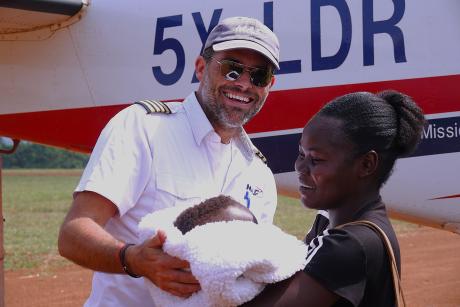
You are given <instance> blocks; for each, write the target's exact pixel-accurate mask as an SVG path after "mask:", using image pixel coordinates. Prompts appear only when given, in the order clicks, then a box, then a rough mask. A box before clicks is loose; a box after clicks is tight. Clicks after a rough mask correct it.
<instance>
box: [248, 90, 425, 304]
mask: <svg viewBox="0 0 460 307" xmlns="http://www.w3.org/2000/svg"><path fill="white" fill-rule="evenodd" d="M424 123H425V119H424V116H423V114H422V111H421V110H420V108H419V107H418V106H417V105H416V104H415V103H414V102H413V101H412V100H411V99H410V98H409V97H408V96H406V95H403V94H401V93H398V92H395V91H385V92H381V93H379V94H376V95H374V94H371V93H365V92H361V93H352V94H349V95H345V96H342V97H339V98H337V99H335V100H333V101H332V102H330V103H328V104H327V105H326V106H324V107H323V108H322V109H321V110H320V111H319V112H318V113H317V114H316V115H315V116H314V117H313V118H312V119H311V120H310V121H309V122H308V123H307V125H306V126H305V128H304V130H303V133H302V138H301V141H300V144H299V156H298V158H297V161H296V163H295V169H296V171H297V173H298V176H299V182H300V188H299V190H300V194H301V202H302V204H303V205H304V206H306V207H308V208H312V209H318V210H320V211H319V214H318V216H317V218H316V220H315V222H314V224H313V227H312V228H311V230H310V231H309V233H308V234H307V237H306V243H307V244H309V252H308V255H307V262H308V264H307V265H306V267H305V269H304V270H303V271H302V272H298V273H297V274H296V275H295V276H294V277H292V278H290V279H288V280H286V281H283V282H281V283H277V284H273V285H270V286H268V287H267V288H266V289H265V290H264V291H263V292H262V293H261V294H260V295H259V296H258V297H256V298H255V299H254V300H253V301H251V302H250V303H248V304H247V305H248V306H394V305H395V292H394V288H393V281H392V275H391V267H390V262H389V258H388V254H387V251H386V249H385V246H384V244H383V242H382V239H381V238H380V237H379V236H378V234H377V233H376V232H375V231H374V230H372V229H371V228H368V227H367V226H363V225H345V226H340V225H343V224H346V223H349V222H353V221H359V220H366V221H370V222H373V223H375V224H376V225H378V226H379V227H380V228H381V229H382V230H383V231H384V232H385V234H386V236H387V237H388V238H389V240H390V243H391V246H392V248H393V251H394V254H395V258H396V262H397V266H398V269H399V268H400V254H399V246H398V242H397V239H396V235H395V233H394V230H393V228H392V226H391V224H390V221H389V219H388V216H387V214H386V210H385V205H384V203H383V202H382V200H381V198H380V188H381V187H382V185H383V184H384V183H385V181H386V180H387V179H388V177H389V176H390V174H391V171H392V169H393V165H394V163H395V161H396V159H397V158H399V157H404V156H407V155H409V154H410V153H411V152H413V151H414V150H415V148H416V146H417V144H418V143H419V141H420V138H421V133H422V131H423V126H424ZM401 188H402V189H403V188H404V187H401ZM338 226H340V227H338ZM398 271H399V270H398Z"/></svg>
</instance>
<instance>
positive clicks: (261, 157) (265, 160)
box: [254, 148, 267, 164]
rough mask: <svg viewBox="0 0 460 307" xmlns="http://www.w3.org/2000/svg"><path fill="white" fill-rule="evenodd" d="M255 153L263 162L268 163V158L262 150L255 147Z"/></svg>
mask: <svg viewBox="0 0 460 307" xmlns="http://www.w3.org/2000/svg"><path fill="white" fill-rule="evenodd" d="M254 154H255V155H256V156H258V157H259V158H260V160H262V162H263V163H265V164H267V158H265V156H264V155H263V154H262V152H261V151H260V150H258V149H257V148H254Z"/></svg>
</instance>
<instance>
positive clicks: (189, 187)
mask: <svg viewBox="0 0 460 307" xmlns="http://www.w3.org/2000/svg"><path fill="white" fill-rule="evenodd" d="M168 106H169V107H170V109H171V110H172V114H162V113H152V114H146V111H145V110H144V109H143V108H142V107H141V106H139V105H133V106H130V107H128V108H126V109H124V110H122V111H121V112H120V113H118V114H117V115H116V116H115V117H113V118H112V119H111V121H110V122H109V123H108V124H107V126H106V127H105V128H104V130H103V131H102V132H101V135H100V137H99V139H98V141H97V144H96V146H95V148H94V150H93V153H92V155H91V158H90V160H89V162H88V165H87V167H86V168H85V171H84V172H83V175H82V178H81V180H80V183H79V184H78V186H77V188H76V190H75V192H79V191H85V190H86V191H93V192H96V193H98V194H100V195H102V196H104V197H106V198H107V199H109V200H110V201H112V202H113V203H114V204H115V205H116V206H117V208H118V211H119V216H117V217H114V218H112V219H110V220H109V222H108V223H107V225H106V230H107V231H108V232H109V233H111V234H112V235H113V236H115V237H116V238H118V239H120V240H122V241H124V242H130V243H141V242H139V238H138V235H137V225H138V223H139V221H140V219H141V218H142V217H143V216H145V215H146V214H148V213H151V212H153V211H155V210H159V209H162V208H167V207H171V206H184V207H189V206H192V205H195V204H198V203H200V202H201V201H203V200H205V199H207V198H210V197H214V196H217V195H220V194H224V195H229V196H231V197H233V198H234V199H236V200H237V201H239V202H240V203H242V204H243V205H245V206H247V207H249V208H250V210H251V211H252V212H253V214H254V215H255V217H256V218H257V220H258V221H259V222H270V223H271V222H272V220H273V215H274V213H275V207H276V201H277V195H276V188H275V181H274V177H273V174H272V172H271V171H270V169H269V168H268V167H267V166H266V165H265V164H264V163H263V162H262V161H261V160H260V158H258V157H257V156H256V155H255V154H254V146H253V145H252V143H251V141H250V139H249V138H248V136H247V134H246V133H245V131H244V130H243V129H242V130H241V132H240V133H239V135H238V136H237V137H234V138H232V139H231V142H230V143H229V144H222V143H221V142H220V137H219V135H218V134H217V133H216V132H215V131H214V129H213V127H212V125H211V123H210V122H209V120H208V119H207V117H206V115H205V114H204V112H203V110H202V109H201V106H200V104H199V103H198V101H197V99H196V97H195V94H194V93H192V94H191V95H189V96H188V97H187V98H186V99H185V101H184V102H183V103H178V102H173V103H168ZM86 305H87V306H114V305H124V306H135V305H136V306H154V305H153V302H152V300H151V298H150V297H149V293H148V291H147V289H146V287H145V285H144V283H143V280H142V278H140V279H133V278H131V277H129V276H127V275H122V274H105V273H101V272H96V273H95V274H94V277H93V288H92V292H91V295H90V298H89V299H88V301H87V303H86Z"/></svg>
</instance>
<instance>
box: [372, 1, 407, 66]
mask: <svg viewBox="0 0 460 307" xmlns="http://www.w3.org/2000/svg"><path fill="white" fill-rule="evenodd" d="M393 5H394V13H393V16H391V18H390V19H388V20H380V21H374V13H373V12H374V1H373V0H364V1H363V54H364V66H369V65H374V35H375V34H377V33H387V34H388V35H390V37H391V39H392V40H393V47H394V57H395V61H396V63H401V62H407V60H406V52H405V48H404V35H403V32H402V31H401V29H400V28H399V27H397V26H396V24H397V23H398V22H399V21H400V20H401V19H402V17H403V16H404V11H405V6H406V5H405V2H404V0H393Z"/></svg>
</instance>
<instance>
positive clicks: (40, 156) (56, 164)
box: [0, 139, 89, 169]
mask: <svg viewBox="0 0 460 307" xmlns="http://www.w3.org/2000/svg"><path fill="white" fill-rule="evenodd" d="M2 142H3V143H5V141H3V140H1V139H0V143H2ZM3 145H5V144H3ZM2 158H3V168H67V169H68V168H84V167H85V166H86V163H87V162H88V159H89V155H86V154H81V153H76V152H71V151H68V150H64V149H58V148H55V147H50V146H45V145H40V144H35V143H30V142H21V143H20V144H19V146H18V148H17V150H16V151H15V152H14V153H13V154H9V155H2Z"/></svg>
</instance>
